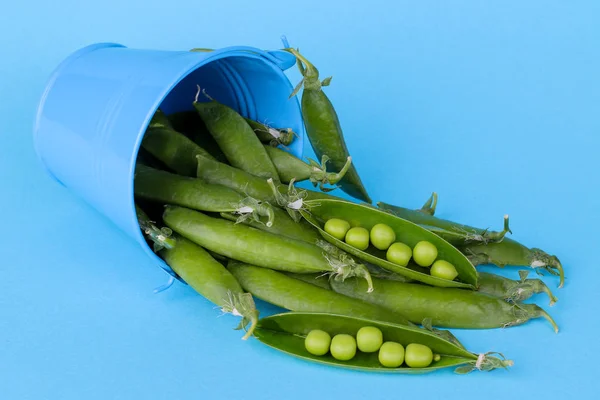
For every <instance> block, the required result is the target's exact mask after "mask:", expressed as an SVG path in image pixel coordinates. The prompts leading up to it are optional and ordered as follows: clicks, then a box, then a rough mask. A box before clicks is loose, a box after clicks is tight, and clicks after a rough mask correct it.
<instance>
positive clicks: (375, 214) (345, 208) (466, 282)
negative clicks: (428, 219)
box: [302, 200, 477, 289]
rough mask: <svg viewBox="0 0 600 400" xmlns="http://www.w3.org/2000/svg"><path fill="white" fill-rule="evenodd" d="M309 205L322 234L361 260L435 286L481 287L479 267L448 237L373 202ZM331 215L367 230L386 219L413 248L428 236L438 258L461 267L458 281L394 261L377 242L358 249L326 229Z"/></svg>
mask: <svg viewBox="0 0 600 400" xmlns="http://www.w3.org/2000/svg"><path fill="white" fill-rule="evenodd" d="M306 205H307V207H308V208H309V211H302V216H303V217H304V218H306V220H307V221H308V222H310V223H311V224H312V225H313V226H315V227H316V228H317V229H319V233H321V236H323V238H324V239H325V240H327V241H328V242H329V243H331V244H333V245H335V246H337V247H339V248H341V249H342V250H344V251H346V252H348V253H350V254H352V255H354V256H356V257H357V258H359V259H361V260H364V261H366V262H369V263H371V264H375V265H377V266H379V267H381V268H384V269H387V270H389V271H392V272H395V273H397V274H400V275H403V276H405V277H407V278H410V279H414V280H416V281H419V282H423V283H426V284H428V285H432V286H439V287H457V288H468V289H474V288H475V287H477V271H476V270H475V267H473V265H472V264H471V262H470V261H469V260H468V259H467V258H466V257H465V256H464V255H463V254H462V253H461V252H460V251H458V250H457V249H456V248H455V247H454V246H452V245H451V244H450V243H448V242H446V241H445V240H444V239H442V238H440V237H439V236H437V235H435V234H434V233H432V232H430V231H428V230H426V229H424V228H422V227H420V226H418V225H416V224H413V223H412V222H410V221H407V220H404V219H402V218H399V217H396V216H394V215H391V214H389V213H386V212H384V211H380V210H378V209H376V208H373V207H370V206H366V205H360V204H355V203H351V202H347V201H343V200H319V201H307V202H306ZM330 218H340V219H343V220H346V221H348V222H349V223H350V225H351V226H360V227H363V228H366V229H367V230H370V229H371V228H372V227H373V226H374V225H375V224H378V223H384V224H386V225H388V226H389V227H391V228H392V229H393V230H394V232H395V233H396V241H398V242H402V243H405V244H407V245H408V246H410V247H411V248H413V247H414V246H415V245H416V244H417V243H418V242H419V241H422V240H427V241H429V242H431V243H432V244H434V245H435V246H436V248H437V250H438V259H442V260H446V261H448V262H450V263H451V264H452V265H454V267H455V268H456V270H457V271H458V281H450V280H447V279H442V278H438V277H434V276H431V275H429V274H427V273H426V270H424V269H419V267H412V268H407V267H402V266H400V265H397V264H394V263H391V262H389V261H387V260H386V258H385V252H384V251H380V250H377V249H375V248H374V247H373V246H369V248H367V249H366V250H365V251H361V250H358V249H356V248H354V247H352V246H350V245H348V244H346V243H345V242H342V241H341V240H338V239H336V238H334V237H333V236H331V235H330V234H328V233H327V232H325V231H324V230H323V226H324V223H325V221H327V220H328V219H330ZM421 271H423V272H421Z"/></svg>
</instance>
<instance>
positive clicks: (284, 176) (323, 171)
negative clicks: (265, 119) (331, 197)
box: [265, 146, 352, 192]
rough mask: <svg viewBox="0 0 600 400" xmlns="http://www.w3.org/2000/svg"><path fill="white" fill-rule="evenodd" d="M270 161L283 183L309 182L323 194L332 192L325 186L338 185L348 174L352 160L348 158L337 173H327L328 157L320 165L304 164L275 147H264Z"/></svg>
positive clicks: (312, 162) (315, 163)
mask: <svg viewBox="0 0 600 400" xmlns="http://www.w3.org/2000/svg"><path fill="white" fill-rule="evenodd" d="M265 149H266V150H267V153H268V154H269V157H271V161H273V164H274V165H275V168H276V169H277V173H278V174H279V177H280V178H281V181H282V182H283V183H289V182H292V181H296V182H301V181H305V180H307V179H308V180H310V181H311V183H312V184H313V186H315V187H316V186H317V185H319V189H321V190H322V191H324V192H328V191H331V190H334V189H335V187H334V188H327V187H325V185H335V184H336V183H338V182H339V181H340V180H341V179H342V178H343V177H344V175H345V174H346V172H348V169H349V168H350V165H352V158H351V157H348V159H347V161H346V164H344V167H343V168H342V169H341V170H340V171H339V172H337V173H335V172H327V162H328V161H329V157H328V156H326V155H324V156H323V157H322V159H321V164H319V163H318V162H316V161H315V160H311V159H308V161H309V163H308V164H307V163H305V162H304V161H302V160H301V159H299V158H298V157H296V156H294V155H293V154H290V153H288V152H287V151H283V150H281V149H278V148H276V147H271V146H265Z"/></svg>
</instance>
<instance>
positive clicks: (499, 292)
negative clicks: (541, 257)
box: [477, 271, 558, 306]
mask: <svg viewBox="0 0 600 400" xmlns="http://www.w3.org/2000/svg"><path fill="white" fill-rule="evenodd" d="M519 275H520V276H521V279H520V280H518V281H516V280H513V279H509V278H505V277H503V276H500V275H496V274H490V273H487V272H479V280H478V284H479V286H478V287H477V291H478V292H480V293H485V294H487V295H490V296H494V297H498V298H501V299H504V300H506V301H509V302H513V303H520V302H522V301H525V300H527V299H529V298H530V297H531V296H533V295H534V294H537V293H546V294H547V295H548V297H549V298H550V305H551V306H553V305H554V303H556V301H557V300H558V299H557V298H556V297H555V296H554V294H552V291H551V290H550V288H548V286H546V284H545V283H544V282H543V281H542V280H541V279H527V275H528V271H519Z"/></svg>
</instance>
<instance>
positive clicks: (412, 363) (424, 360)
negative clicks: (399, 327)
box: [404, 343, 433, 368]
mask: <svg viewBox="0 0 600 400" xmlns="http://www.w3.org/2000/svg"><path fill="white" fill-rule="evenodd" d="M432 361H433V352H432V351H431V349H430V348H429V347H427V346H425V345H423V344H418V343H411V344H409V345H408V346H406V354H405V355H404V362H406V365H408V366H409V367H411V368H425V367H428V366H429V365H430V364H431V362H432Z"/></svg>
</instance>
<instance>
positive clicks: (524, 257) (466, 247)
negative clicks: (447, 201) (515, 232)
mask: <svg viewBox="0 0 600 400" xmlns="http://www.w3.org/2000/svg"><path fill="white" fill-rule="evenodd" d="M432 202H433V206H432ZM428 204H429V207H428ZM436 204H437V194H435V193H434V194H433V195H432V197H431V198H430V200H428V202H427V203H425V205H424V206H423V207H422V208H421V209H420V210H411V209H408V208H404V207H398V206H391V205H389V204H386V203H381V202H380V203H377V205H378V206H379V207H380V208H382V209H384V210H386V211H387V212H390V213H393V214H394V215H397V216H399V217H401V218H404V219H407V220H409V221H411V222H414V223H416V224H419V225H421V226H422V227H424V228H425V229H428V230H430V231H432V232H434V233H436V234H437V235H439V236H441V237H443V238H445V239H449V238H454V239H453V240H451V241H454V240H456V243H457V246H458V248H459V250H460V251H461V252H463V253H465V254H466V255H467V257H468V258H469V260H470V261H471V262H472V263H473V264H474V265H481V264H494V265H497V266H499V267H504V266H506V265H515V266H529V267H531V268H534V269H535V270H536V271H539V270H541V269H543V270H546V271H547V272H548V273H550V274H552V275H558V276H559V277H560V282H559V285H558V287H559V288H561V287H563V285H564V281H565V273H564V269H563V266H562V264H561V262H560V260H559V259H558V258H557V257H556V256H553V255H550V254H548V253H546V252H545V251H543V250H541V249H537V248H528V247H527V246H525V245H523V244H521V243H519V242H517V241H515V240H512V239H509V238H505V237H504V235H502V232H497V233H498V235H496V236H495V234H496V232H491V233H486V234H485V235H483V236H485V238H484V240H471V239H472V238H473V237H474V236H473V235H479V237H480V238H483V236H482V234H483V233H485V232H487V231H486V230H485V229H479V228H473V227H471V226H468V225H462V224H458V223H455V222H452V221H447V220H443V219H440V218H437V217H434V216H433V214H434V213H435V206H436ZM504 231H506V232H510V230H509V229H508V217H505V229H504ZM504 231H503V232H504ZM469 232H470V233H469ZM477 232H478V233H477ZM506 232H505V233H506ZM490 236H491V237H492V238H494V237H495V238H496V239H497V238H499V237H500V236H502V237H501V241H497V240H496V241H494V240H490ZM461 237H462V239H461ZM467 238H469V240H468V241H465V242H463V243H462V244H460V243H458V242H460V240H464V239H467Z"/></svg>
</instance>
